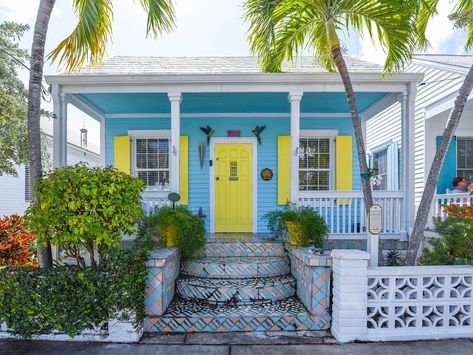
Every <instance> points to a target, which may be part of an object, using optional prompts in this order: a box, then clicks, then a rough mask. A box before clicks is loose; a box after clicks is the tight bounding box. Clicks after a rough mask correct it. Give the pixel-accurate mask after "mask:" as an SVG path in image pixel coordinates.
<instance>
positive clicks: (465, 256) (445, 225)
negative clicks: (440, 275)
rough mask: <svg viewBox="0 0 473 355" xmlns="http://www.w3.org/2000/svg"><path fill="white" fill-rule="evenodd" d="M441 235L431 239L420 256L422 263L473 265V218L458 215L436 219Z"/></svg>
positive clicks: (420, 262)
mask: <svg viewBox="0 0 473 355" xmlns="http://www.w3.org/2000/svg"><path fill="white" fill-rule="evenodd" d="M434 224H435V229H436V231H437V233H439V235H440V237H439V238H436V239H432V240H430V241H429V243H430V245H431V248H425V249H424V251H423V255H422V257H421V258H419V264H422V265H471V264H473V220H472V218H471V217H470V218H464V217H459V216H456V215H452V216H448V217H447V218H445V219H443V220H442V219H440V218H436V219H435V220H434Z"/></svg>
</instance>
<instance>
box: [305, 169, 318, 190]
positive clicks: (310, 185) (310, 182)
mask: <svg viewBox="0 0 473 355" xmlns="http://www.w3.org/2000/svg"><path fill="white" fill-rule="evenodd" d="M318 176H319V172H317V171H309V172H308V173H307V190H310V191H316V190H318V185H319V184H318Z"/></svg>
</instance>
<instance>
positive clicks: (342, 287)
mask: <svg viewBox="0 0 473 355" xmlns="http://www.w3.org/2000/svg"><path fill="white" fill-rule="evenodd" d="M331 255H332V257H333V280H334V288H333V309H332V319H333V320H332V328H331V331H332V335H333V336H334V337H335V338H336V339H337V340H338V341H340V342H349V341H354V340H356V339H359V338H360V337H362V336H363V335H364V334H365V333H366V307H367V296H366V295H367V292H368V259H369V257H370V256H369V254H368V253H366V252H363V251H361V250H338V249H336V250H333V251H332V253H331Z"/></svg>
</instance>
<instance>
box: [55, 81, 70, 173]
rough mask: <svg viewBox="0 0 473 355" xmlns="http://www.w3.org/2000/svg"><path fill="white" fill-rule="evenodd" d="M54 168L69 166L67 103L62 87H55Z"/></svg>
mask: <svg viewBox="0 0 473 355" xmlns="http://www.w3.org/2000/svg"><path fill="white" fill-rule="evenodd" d="M52 97H53V104H54V106H53V112H54V115H55V118H54V120H53V167H54V168H60V167H63V166H66V164H67V101H66V96H65V94H64V93H61V91H60V87H59V86H58V85H55V86H54V87H53V93H52Z"/></svg>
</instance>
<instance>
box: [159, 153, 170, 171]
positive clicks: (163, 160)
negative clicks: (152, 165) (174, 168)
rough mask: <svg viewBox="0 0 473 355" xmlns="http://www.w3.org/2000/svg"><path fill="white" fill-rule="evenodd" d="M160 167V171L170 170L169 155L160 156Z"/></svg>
mask: <svg viewBox="0 0 473 355" xmlns="http://www.w3.org/2000/svg"><path fill="white" fill-rule="evenodd" d="M158 167H159V168H160V169H168V168H169V155H168V154H166V155H164V154H160V155H159V159H158Z"/></svg>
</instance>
